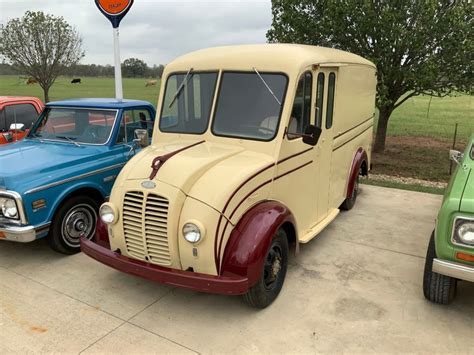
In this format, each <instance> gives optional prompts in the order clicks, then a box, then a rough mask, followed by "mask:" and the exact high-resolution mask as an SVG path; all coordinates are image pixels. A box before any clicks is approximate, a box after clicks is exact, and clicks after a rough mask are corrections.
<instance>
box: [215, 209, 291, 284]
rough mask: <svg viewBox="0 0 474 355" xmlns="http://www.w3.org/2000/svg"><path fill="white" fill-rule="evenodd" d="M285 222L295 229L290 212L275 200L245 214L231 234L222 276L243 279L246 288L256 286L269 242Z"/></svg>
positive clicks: (225, 253) (225, 252)
mask: <svg viewBox="0 0 474 355" xmlns="http://www.w3.org/2000/svg"><path fill="white" fill-rule="evenodd" d="M285 222H290V223H291V224H292V225H293V226H295V219H294V217H293V215H292V213H291V212H290V210H289V209H288V208H287V207H285V206H284V205H283V204H281V203H279V202H276V201H265V202H261V203H259V204H258V205H256V206H254V207H252V208H251V209H250V210H249V211H247V212H246V213H245V214H244V216H243V217H242V218H241V219H240V221H239V222H238V223H237V225H236V226H235V228H234V229H233V231H232V232H231V234H230V237H229V241H228V242H227V245H226V248H225V251H224V258H223V262H222V269H221V275H222V276H228V277H235V276H241V277H246V278H247V279H248V284H249V287H252V286H253V285H255V283H256V282H257V281H258V279H259V278H260V275H261V272H262V269H263V263H264V261H265V256H266V254H267V251H268V248H269V247H270V243H271V240H272V238H273V236H274V235H275V233H276V231H277V230H278V228H280V227H281V226H282V225H283V223H285Z"/></svg>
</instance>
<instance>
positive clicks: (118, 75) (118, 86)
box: [113, 27, 123, 100]
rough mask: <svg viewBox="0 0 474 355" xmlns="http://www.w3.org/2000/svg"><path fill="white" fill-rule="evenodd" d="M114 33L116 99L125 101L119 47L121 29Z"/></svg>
mask: <svg viewBox="0 0 474 355" xmlns="http://www.w3.org/2000/svg"><path fill="white" fill-rule="evenodd" d="M113 32H114V54H115V98H116V99H118V100H122V99H123V90H122V68H121V66H120V65H121V63H120V47H119V29H118V27H116V28H114V29H113Z"/></svg>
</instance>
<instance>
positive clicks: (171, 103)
mask: <svg viewBox="0 0 474 355" xmlns="http://www.w3.org/2000/svg"><path fill="white" fill-rule="evenodd" d="M192 71H193V68H189V70H188V72H187V73H186V76H185V77H184V79H183V82H182V83H181V85H180V86H179V88H178V90H176V92H175V93H174V95H173V100H171V102H170V105H169V106H168V108H171V106H173V104H174V102H175V100H176V98H177V97H178V95H179V93H180V92H181V90H182V89H183V87H184V85H185V84H186V83H187V81H188V76H189V74H191V72H192Z"/></svg>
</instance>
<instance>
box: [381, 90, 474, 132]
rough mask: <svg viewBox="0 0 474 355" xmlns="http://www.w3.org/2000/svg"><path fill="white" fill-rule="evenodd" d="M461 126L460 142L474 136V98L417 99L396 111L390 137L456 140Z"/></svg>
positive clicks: (411, 100) (413, 98)
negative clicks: (454, 136) (454, 137)
mask: <svg viewBox="0 0 474 355" xmlns="http://www.w3.org/2000/svg"><path fill="white" fill-rule="evenodd" d="M456 123H458V138H459V139H461V140H466V139H468V138H469V136H470V135H471V134H473V133H474V100H473V96H472V95H457V96H448V97H442V98H440V97H430V96H415V97H412V98H411V99H409V100H407V101H406V102H404V103H403V104H402V105H401V106H400V107H398V108H397V109H395V111H393V113H392V116H391V117H390V120H389V124H388V134H389V135H391V136H426V137H436V138H443V139H449V140H452V139H453V133H454V127H455V124H456Z"/></svg>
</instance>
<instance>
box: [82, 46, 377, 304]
mask: <svg viewBox="0 0 474 355" xmlns="http://www.w3.org/2000/svg"><path fill="white" fill-rule="evenodd" d="M375 86H376V71H375V66H374V64H372V63H371V62H370V61H368V60H365V59H363V58H361V57H359V56H357V55H354V54H351V53H347V52H343V51H339V50H334V49H329V48H322V47H312V46H303V45H287V44H267V45H249V46H233V47H222V48H212V49H206V50H200V51H197V52H194V53H191V54H188V55H185V56H182V57H180V58H178V59H176V60H175V61H173V62H171V63H170V64H169V65H167V67H166V69H165V72H164V75H163V86H162V88H161V92H160V97H159V100H158V106H157V107H158V117H159V122H157V123H156V124H155V127H154V135H153V140H152V144H151V146H149V147H147V148H145V149H144V150H143V151H142V152H140V153H139V154H138V155H137V156H136V157H134V158H133V159H132V160H131V161H130V162H129V163H127V165H126V166H125V167H124V169H123V170H122V171H121V173H120V175H119V176H118V177H117V180H116V182H115V184H114V187H113V189H112V193H111V196H110V201H109V202H107V203H105V204H103V205H102V206H101V209H100V216H101V219H102V223H101V224H99V226H98V231H97V234H96V237H97V238H96V241H95V242H93V241H89V240H86V239H82V240H81V247H82V250H83V251H84V252H85V253H86V254H88V255H89V256H91V257H92V258H95V259H96V260H98V261H100V262H102V263H104V264H107V265H109V266H111V267H114V268H116V269H118V270H121V271H124V272H128V273H131V274H134V275H138V276H141V277H144V278H147V279H150V280H155V281H158V282H162V283H165V284H169V285H176V286H181V287H186V288H190V289H194V290H198V291H205V292H212V293H220V294H227V295H236V294H242V295H244V299H245V300H246V301H247V303H249V304H250V305H251V306H254V307H260V308H261V307H266V306H267V305H269V304H270V303H271V302H272V301H273V300H274V299H275V298H276V297H277V295H278V294H279V292H280V290H281V288H282V285H283V281H284V279H285V274H286V270H287V265H288V254H289V250H290V248H291V249H293V250H296V251H297V250H298V245H299V243H306V242H308V241H310V240H311V239H312V238H314V237H315V236H316V235H318V233H319V232H321V230H323V228H324V227H326V226H327V225H328V224H329V223H330V222H331V221H332V220H334V219H335V218H336V216H337V215H338V213H339V210H340V209H351V208H352V207H353V205H354V203H355V201H356V197H357V193H358V189H359V187H358V186H359V185H358V176H359V175H360V174H362V175H365V174H367V173H368V170H369V167H370V150H371V148H370V147H371V141H372V128H373V120H374V100H375ZM103 223H106V224H107V226H104V224H103Z"/></svg>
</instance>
